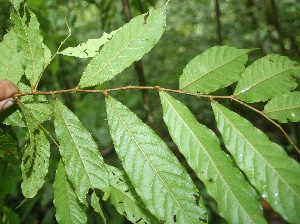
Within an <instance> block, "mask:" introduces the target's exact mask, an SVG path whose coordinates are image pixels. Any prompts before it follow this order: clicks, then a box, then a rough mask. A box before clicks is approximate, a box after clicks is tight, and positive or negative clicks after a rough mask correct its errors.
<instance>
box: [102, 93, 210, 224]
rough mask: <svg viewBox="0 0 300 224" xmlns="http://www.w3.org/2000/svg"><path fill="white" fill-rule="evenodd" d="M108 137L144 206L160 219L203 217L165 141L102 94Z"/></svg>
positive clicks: (192, 187)
mask: <svg viewBox="0 0 300 224" xmlns="http://www.w3.org/2000/svg"><path fill="white" fill-rule="evenodd" d="M106 109H107V116H108V124H109V128H110V133H111V137H112V139H113V143H114V146H115V150H116V152H117V154H118V157H119V158H120V159H121V161H122V164H123V167H124V170H125V171H126V173H127V175H128V177H129V178H130V180H131V183H132V185H133V186H134V187H135V190H136V192H137V193H138V194H139V196H140V197H141V198H142V200H143V202H144V203H145V205H146V206H147V208H148V209H149V210H150V211H151V213H153V214H154V215H155V216H156V217H157V218H158V219H159V220H160V221H164V222H165V223H172V222H174V220H177V222H178V223H196V222H197V223H198V222H199V219H200V220H202V221H204V220H206V218H207V217H206V215H205V207H204V205H203V202H202V201H200V203H199V204H197V203H195V199H194V196H193V195H194V194H196V193H197V188H196V187H195V185H194V183H193V182H192V180H191V179H190V177H189V175H188V174H187V172H186V170H185V169H184V167H183V166H182V165H181V164H180V163H179V161H178V160H177V158H176V157H175V156H174V155H173V154H172V152H171V151H170V149H169V148H168V147H167V145H166V144H165V143H164V142H163V141H162V140H161V139H160V138H159V137H158V136H157V135H156V134H155V132H153V131H152V130H151V129H150V128H149V127H148V126H147V125H145V124H144V123H143V122H142V121H141V120H140V119H139V118H138V117H137V116H136V115H135V114H134V113H132V112H131V111H130V110H129V109H128V108H127V107H126V106H124V105H123V104H121V103H120V102H118V101H117V100H115V99H114V98H112V97H107V98H106Z"/></svg>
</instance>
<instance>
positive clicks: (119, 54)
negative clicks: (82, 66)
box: [79, 9, 166, 87]
mask: <svg viewBox="0 0 300 224" xmlns="http://www.w3.org/2000/svg"><path fill="white" fill-rule="evenodd" d="M165 20H166V15H165V11H164V10H163V9H157V10H153V11H150V12H149V13H146V14H144V15H140V16H137V17H135V18H133V19H132V20H131V21H130V22H129V23H128V24H126V25H124V26H123V27H122V29H121V30H120V31H118V32H117V33H116V34H115V35H114V36H113V37H112V39H111V40H110V41H109V42H108V43H107V44H105V45H104V46H103V48H102V49H101V51H100V53H99V54H98V55H97V56H96V57H95V58H93V59H92V60H91V62H90V63H89V64H88V66H87V68H86V70H85V71H84V73H83V76H82V77H81V79H80V82H79V86H80V87H88V86H95V85H97V84H101V83H103V82H105V81H107V80H110V79H112V78H113V77H114V76H116V75H118V74H119V73H120V72H122V71H123V70H124V69H125V68H127V67H128V66H129V65H131V64H132V63H133V62H134V61H138V60H139V59H141V58H142V56H143V55H144V54H146V53H147V52H149V51H150V50H151V49H152V47H153V46H154V45H155V44H156V43H157V41H158V40H159V39H160V37H161V35H162V33H163V31H164V29H165Z"/></svg>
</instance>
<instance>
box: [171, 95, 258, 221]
mask: <svg viewBox="0 0 300 224" xmlns="http://www.w3.org/2000/svg"><path fill="white" fill-rule="evenodd" d="M165 99H166V100H167V98H166V97H165ZM167 102H169V101H168V100H167ZM170 106H171V107H172V108H173V109H174V111H175V113H176V114H177V115H178V117H179V118H180V119H181V121H182V123H183V124H184V125H185V126H186V128H187V129H188V130H189V132H190V133H191V134H192V136H194V138H195V139H196V140H197V142H198V143H199V145H200V146H201V147H202V148H203V149H206V148H205V147H204V146H203V145H202V143H201V142H200V141H199V140H198V138H197V136H196V135H195V134H194V132H193V131H192V130H191V129H190V128H189V126H188V125H187V124H186V122H184V119H182V117H181V116H180V115H179V114H178V113H177V111H176V110H175V108H174V107H173V106H172V104H171V103H170ZM203 151H204V152H205V154H206V155H207V157H208V158H209V159H210V162H211V164H213V166H214V167H215V170H217V171H218V173H219V175H218V176H220V177H221V179H222V181H223V183H225V184H224V185H225V186H227V189H230V192H231V194H232V195H235V194H234V193H233V192H232V190H231V187H229V185H228V184H227V182H226V181H225V180H224V178H223V175H222V173H221V172H220V171H219V169H218V167H217V166H216V165H215V163H214V162H212V161H213V159H212V158H211V156H210V154H209V153H208V151H207V150H203ZM234 198H235V199H236V201H237V202H238V204H240V205H241V203H240V201H239V200H238V198H237V197H234ZM240 207H241V208H243V210H244V211H245V212H244V213H246V214H248V212H246V210H245V209H244V206H242V205H241V206H240ZM248 217H249V220H252V218H251V216H250V215H248ZM253 223H254V222H253Z"/></svg>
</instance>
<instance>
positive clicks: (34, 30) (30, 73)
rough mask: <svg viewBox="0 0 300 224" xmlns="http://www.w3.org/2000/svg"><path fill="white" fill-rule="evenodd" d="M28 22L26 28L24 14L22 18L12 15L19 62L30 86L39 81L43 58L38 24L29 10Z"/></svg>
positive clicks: (16, 14) (41, 39) (43, 46)
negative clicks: (18, 48)
mask: <svg viewBox="0 0 300 224" xmlns="http://www.w3.org/2000/svg"><path fill="white" fill-rule="evenodd" d="M29 15H30V21H29V24H28V26H27V25H26V23H27V17H26V13H25V12H24V15H23V17H21V16H20V14H19V13H18V12H15V13H12V15H11V20H12V21H13V23H14V25H15V26H14V31H15V33H16V36H17V42H18V45H19V46H20V47H21V50H20V55H21V60H22V62H23V64H24V66H25V75H26V77H27V79H28V80H29V82H30V84H31V86H35V85H36V84H37V82H38V81H39V78H40V76H41V73H42V71H43V69H44V65H45V58H44V51H45V50H44V48H45V45H44V44H43V37H42V35H41V34H40V32H39V22H38V20H37V18H36V16H35V14H34V13H33V12H31V11H30V10H29Z"/></svg>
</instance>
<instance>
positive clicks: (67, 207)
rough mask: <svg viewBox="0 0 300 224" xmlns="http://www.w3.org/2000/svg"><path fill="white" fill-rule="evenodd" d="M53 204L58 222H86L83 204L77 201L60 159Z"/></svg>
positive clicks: (71, 223)
mask: <svg viewBox="0 0 300 224" xmlns="http://www.w3.org/2000/svg"><path fill="white" fill-rule="evenodd" d="M53 187H54V200H53V203H54V206H55V208H56V215H55V216H56V220H57V222H58V223H70V224H74V223H78V224H81V223H86V222H87V217H86V213H85V206H84V205H83V204H81V203H79V201H78V198H77V197H76V194H75V192H74V189H73V188H72V185H71V184H70V182H69V180H68V177H67V174H66V171H65V168H64V165H63V162H62V161H60V162H59V164H58V166H57V170H56V174H55V181H54V185H53Z"/></svg>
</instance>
